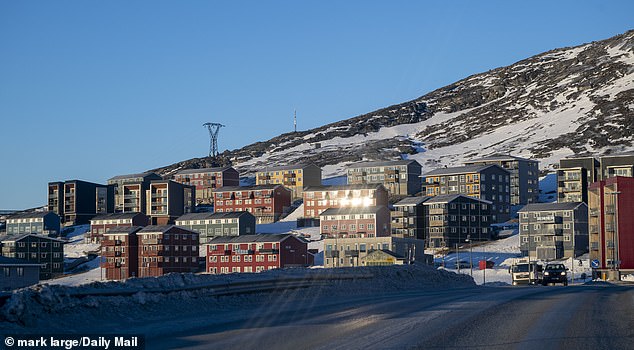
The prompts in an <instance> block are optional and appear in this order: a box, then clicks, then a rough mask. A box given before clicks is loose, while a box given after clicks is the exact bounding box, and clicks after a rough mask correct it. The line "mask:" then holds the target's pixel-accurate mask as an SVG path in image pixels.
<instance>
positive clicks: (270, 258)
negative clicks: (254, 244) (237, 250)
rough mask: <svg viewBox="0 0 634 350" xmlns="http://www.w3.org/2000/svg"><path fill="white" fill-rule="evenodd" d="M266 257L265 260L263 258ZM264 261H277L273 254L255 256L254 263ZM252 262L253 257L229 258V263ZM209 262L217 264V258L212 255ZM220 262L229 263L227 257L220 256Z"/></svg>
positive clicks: (237, 256)
mask: <svg viewBox="0 0 634 350" xmlns="http://www.w3.org/2000/svg"><path fill="white" fill-rule="evenodd" d="M265 257H266V258H265ZM264 260H266V261H269V262H271V261H277V255H275V254H269V255H256V256H255V261H256V262H264ZM243 261H244V262H253V255H244V256H242V255H232V256H231V262H243ZM209 262H212V263H215V262H218V256H215V255H212V256H210V257H209ZM220 262H229V256H227V255H221V256H220Z"/></svg>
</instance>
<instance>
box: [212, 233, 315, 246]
mask: <svg viewBox="0 0 634 350" xmlns="http://www.w3.org/2000/svg"><path fill="white" fill-rule="evenodd" d="M289 237H295V238H297V239H299V240H301V241H303V242H306V240H305V239H303V238H302V237H297V236H294V235H292V234H290V233H275V234H259V235H241V236H218V237H214V238H213V239H212V240H211V241H208V242H207V244H225V243H256V242H281V241H283V240H285V239H287V238H289Z"/></svg>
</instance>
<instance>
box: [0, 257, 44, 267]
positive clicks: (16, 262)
mask: <svg viewBox="0 0 634 350" xmlns="http://www.w3.org/2000/svg"><path fill="white" fill-rule="evenodd" d="M2 265H17V266H20V265H22V266H40V265H42V264H38V263H32V262H30V261H28V260H22V259H13V258H7V257H5V256H0V266H2Z"/></svg>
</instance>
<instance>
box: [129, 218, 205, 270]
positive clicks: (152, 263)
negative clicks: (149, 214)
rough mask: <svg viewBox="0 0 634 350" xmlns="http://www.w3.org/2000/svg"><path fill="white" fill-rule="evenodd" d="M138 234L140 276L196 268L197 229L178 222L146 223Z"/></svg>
mask: <svg viewBox="0 0 634 350" xmlns="http://www.w3.org/2000/svg"><path fill="white" fill-rule="evenodd" d="M137 236H138V237H139V238H138V240H139V274H138V276H139V277H149V276H162V275H164V274H167V273H170V272H196V270H197V269H198V232H196V231H192V230H188V229H185V228H182V227H178V226H174V225H171V226H147V227H145V228H144V229H142V230H141V231H139V232H137Z"/></svg>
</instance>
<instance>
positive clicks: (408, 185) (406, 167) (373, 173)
mask: <svg viewBox="0 0 634 350" xmlns="http://www.w3.org/2000/svg"><path fill="white" fill-rule="evenodd" d="M421 171H422V166H421V165H420V164H419V163H418V162H417V161H415V160H396V161H387V162H366V163H357V164H353V165H350V166H348V169H347V170H346V175H347V179H348V184H349V185H356V184H382V185H383V186H385V188H386V189H387V190H388V191H389V192H390V194H394V195H399V196H407V195H415V194H417V193H419V192H420V191H421V178H420V176H421Z"/></svg>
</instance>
